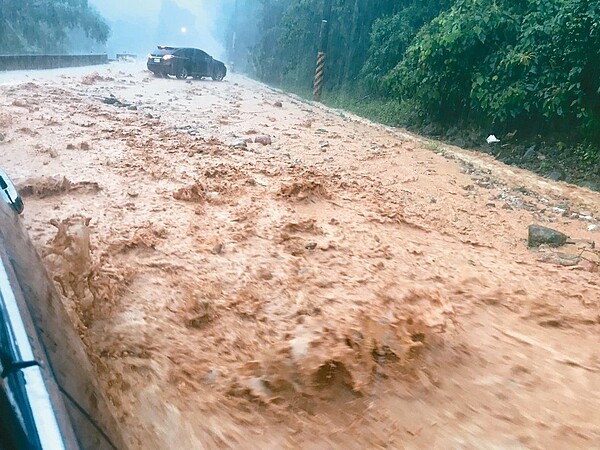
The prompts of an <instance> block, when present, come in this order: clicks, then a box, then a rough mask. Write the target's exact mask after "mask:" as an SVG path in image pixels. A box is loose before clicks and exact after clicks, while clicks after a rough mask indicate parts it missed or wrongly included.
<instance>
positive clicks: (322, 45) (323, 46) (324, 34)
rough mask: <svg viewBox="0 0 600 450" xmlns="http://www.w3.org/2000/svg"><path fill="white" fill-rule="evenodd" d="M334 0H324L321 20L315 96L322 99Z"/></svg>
mask: <svg viewBox="0 0 600 450" xmlns="http://www.w3.org/2000/svg"><path fill="white" fill-rule="evenodd" d="M331 6H332V0H323V18H322V20H321V33H320V35H319V52H318V53H317V69H316V71H315V84H314V88H313V98H314V99H315V100H316V101H320V100H321V92H322V91H323V76H324V75H325V60H326V56H327V44H328V42H329V19H330V17H331Z"/></svg>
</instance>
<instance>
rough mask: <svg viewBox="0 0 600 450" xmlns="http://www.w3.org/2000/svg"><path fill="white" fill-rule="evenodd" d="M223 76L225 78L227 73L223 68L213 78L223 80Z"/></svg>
mask: <svg viewBox="0 0 600 450" xmlns="http://www.w3.org/2000/svg"><path fill="white" fill-rule="evenodd" d="M223 78H225V74H224V73H223V71H222V70H219V71H218V72H217V73H215V74H214V75H213V76H212V79H213V80H214V81H222V80H223Z"/></svg>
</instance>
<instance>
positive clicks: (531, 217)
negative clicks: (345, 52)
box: [0, 63, 600, 449]
mask: <svg viewBox="0 0 600 450" xmlns="http://www.w3.org/2000/svg"><path fill="white" fill-rule="evenodd" d="M11 77H12V78H11ZM0 94H1V95H0V102H1V104H2V107H1V109H0V154H1V155H2V161H1V165H2V166H3V168H4V169H5V170H6V171H7V172H8V173H9V174H10V175H11V176H12V177H13V179H14V180H15V182H16V184H17V185H18V186H19V188H20V189H21V192H22V194H23V196H24V197H25V203H26V212H25V214H24V220H25V223H26V225H27V227H28V229H29V232H30V234H31V236H32V238H33V240H34V242H35V244H36V247H37V249H38V251H39V252H40V254H41V255H42V256H43V260H44V262H45V264H46V267H47V269H48V270H49V272H50V273H51V276H52V277H53V279H54V280H55V284H56V286H57V289H58V290H59V292H61V294H62V296H63V301H64V303H65V305H66V307H67V309H68V311H69V314H70V317H71V320H72V322H73V325H74V326H75V327H76V328H77V329H78V331H79V333H80V335H81V337H82V339H83V341H84V343H85V346H86V348H87V352H88V354H89V356H90V360H91V361H92V363H93V365H94V367H95V370H96V371H97V376H98V378H99V380H100V382H101V385H102V386H103V388H104V389H105V391H106V394H107V396H108V398H109V399H110V402H111V405H112V408H113V410H114V413H115V415H116V416H117V418H118V420H119V422H120V423H121V424H122V425H123V430H122V431H123V432H124V433H125V439H126V441H127V442H128V444H129V446H130V447H131V448H132V449H166V448H181V449H192V448H193V449H201V448H244V449H246V448H247V449H253V448H256V449H268V448H272V449H281V448H310V449H326V448H339V449H348V448H356V449H359V448H361V449H362V448H390V449H391V448H407V449H410V448H439V449H446V448H478V449H483V448H490V449H491V448H540V449H546V448H597V447H600V305H599V302H600V286H599V281H600V279H599V274H598V250H597V249H596V248H595V247H594V246H593V245H592V244H591V243H590V242H589V241H593V240H595V239H596V240H597V239H598V237H599V236H600V234H599V232H598V230H599V226H598V222H597V220H596V217H600V216H599V215H598V214H599V211H598V208H599V205H600V194H598V193H593V192H591V191H588V190H585V189H582V188H578V187H574V186H570V185H567V184H565V183H555V182H550V181H547V180H543V179H541V178H539V177H537V176H536V175H533V174H530V173H528V172H525V171H522V170H519V169H515V168H512V167H507V166H504V165H502V164H499V163H497V162H495V161H494V160H492V159H491V158H490V157H488V156H486V155H482V154H476V153H472V152H469V151H466V150H461V149H458V148H455V147H450V146H446V145H444V144H442V143H437V142H431V141H427V140H425V139H422V138H419V137H418V136H413V135H410V134H408V133H406V132H403V131H402V130H392V129H388V128H385V127H382V126H379V125H374V124H371V123H369V122H367V121H364V120H362V119H359V118H357V117H354V116H352V115H350V114H347V113H343V112H341V111H333V110H329V109H327V108H324V107H322V106H318V105H312V104H310V103H307V102H303V101H300V100H299V99H296V98H293V97H290V96H287V95H284V94H282V93H279V92H277V91H274V90H272V89H270V88H268V87H266V86H264V85H261V84H258V83H256V82H254V81H251V80H249V79H247V78H244V77H242V76H240V75H236V74H232V75H230V76H228V77H227V78H226V80H225V81H224V82H213V81H209V80H202V81H198V80H189V81H182V80H174V79H172V80H166V79H159V78H155V77H153V76H151V74H149V73H147V72H145V71H144V68H143V66H141V65H139V64H133V63H130V64H127V63H120V64H113V65H110V66H106V67H100V68H98V67H96V68H88V69H66V70H55V71H48V72H31V73H29V74H26V73H18V74H12V75H10V74H2V78H0ZM482 139H485V136H482ZM500 145H501V144H500ZM533 223H535V224H539V225H545V226H548V227H551V228H554V229H557V230H560V231H562V232H563V233H565V234H567V235H568V236H569V237H571V238H572V241H570V242H572V243H571V244H568V245H566V246H564V247H562V248H559V249H552V248H544V247H542V248H541V249H539V250H535V251H534V250H529V249H528V248H527V242H526V238H527V227H528V226H529V225H530V224H533Z"/></svg>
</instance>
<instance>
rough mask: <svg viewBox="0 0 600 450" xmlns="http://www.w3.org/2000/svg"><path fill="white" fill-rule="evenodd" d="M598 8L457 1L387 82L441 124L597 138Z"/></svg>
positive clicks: (525, 0) (557, 0) (555, 0)
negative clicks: (572, 132) (581, 131)
mask: <svg viewBox="0 0 600 450" xmlns="http://www.w3.org/2000/svg"><path fill="white" fill-rule="evenodd" d="M599 20H600V3H598V2H591V1H589V0H517V1H515V0H458V1H457V2H456V3H455V4H454V6H453V7H452V8H450V9H449V10H448V11H447V12H445V13H442V14H440V15H439V16H438V17H437V18H435V19H434V20H433V21H432V22H431V23H430V24H429V25H427V26H426V27H424V28H423V29H422V30H421V31H420V32H419V34H418V35H417V36H416V38H415V40H414V42H413V43H412V45H411V46H410V47H409V49H408V51H407V53H406V57H405V59H404V60H403V61H402V62H401V63H400V64H399V65H398V66H397V67H396V68H395V69H393V70H392V71H391V72H390V73H389V74H388V76H387V78H386V87H387V88H388V89H389V92H390V93H392V94H393V95H394V96H396V97H399V98H412V99H414V100H415V101H416V102H417V103H418V104H419V105H420V108H421V109H422V111H423V112H424V113H425V114H426V115H428V116H430V117H432V118H434V119H436V120H440V121H444V122H456V121H460V120H464V121H469V122H477V123H479V124H486V123H487V124H490V123H492V124H497V125H500V126H504V127H514V128H516V129H521V130H525V131H529V132H532V133H533V132H536V133H539V132H542V131H544V130H550V129H552V130H557V129H563V130H569V129H572V127H573V126H574V125H581V126H583V127H584V128H585V131H586V132H587V133H588V134H592V133H594V132H596V129H597V127H596V123H597V120H598V119H597V115H598V112H600V108H599V105H600V97H599V87H600V84H599V81H600V80H599V78H598V75H600V74H599V69H598V57H599V56H600V28H599Z"/></svg>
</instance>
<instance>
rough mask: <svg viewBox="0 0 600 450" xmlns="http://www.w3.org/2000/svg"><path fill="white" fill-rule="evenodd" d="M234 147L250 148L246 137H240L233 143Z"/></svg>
mask: <svg viewBox="0 0 600 450" xmlns="http://www.w3.org/2000/svg"><path fill="white" fill-rule="evenodd" d="M232 147H233V148H248V143H247V142H246V139H238V140H237V141H235V142H234V143H233V145H232Z"/></svg>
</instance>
